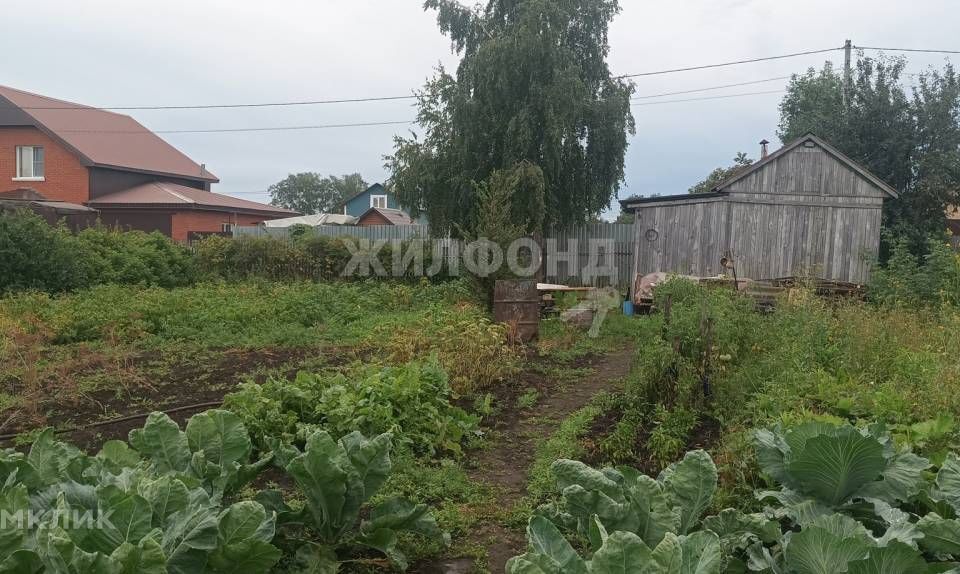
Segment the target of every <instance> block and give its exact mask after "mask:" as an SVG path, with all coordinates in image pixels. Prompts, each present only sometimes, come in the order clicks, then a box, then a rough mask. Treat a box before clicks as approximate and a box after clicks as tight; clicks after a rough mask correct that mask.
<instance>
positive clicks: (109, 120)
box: [0, 86, 219, 182]
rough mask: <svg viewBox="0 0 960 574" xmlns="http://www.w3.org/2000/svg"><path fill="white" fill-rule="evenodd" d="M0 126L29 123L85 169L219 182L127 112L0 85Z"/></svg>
mask: <svg viewBox="0 0 960 574" xmlns="http://www.w3.org/2000/svg"><path fill="white" fill-rule="evenodd" d="M0 110H3V111H2V112H0V126H23V125H32V126H34V127H36V128H37V129H39V130H41V131H43V132H44V133H46V134H47V135H48V136H49V137H50V138H52V139H54V140H57V141H59V142H60V144H61V145H62V146H63V147H64V148H65V149H68V150H70V151H72V152H73V153H74V155H75V156H76V158H77V160H78V161H79V162H80V163H81V164H83V165H85V166H89V167H94V166H96V167H105V168H110V169H115V170H122V171H132V172H138V173H145V174H151V175H158V176H172V177H179V178H185V179H190V180H196V181H201V182H217V181H219V180H218V179H217V177H216V176H215V175H213V174H212V173H210V172H209V171H207V170H206V169H205V168H204V167H203V166H202V165H198V164H197V163H195V162H194V161H193V160H191V159H190V158H189V157H187V156H186V155H185V154H183V153H182V152H181V151H180V150H178V149H176V148H175V147H173V146H172V145H170V144H169V143H167V142H166V141H164V140H163V139H162V138H160V137H159V136H158V135H157V134H155V133H153V132H152V131H150V130H148V129H147V128H145V127H144V126H143V125H141V124H140V123H139V122H137V121H136V120H134V119H133V118H132V117H130V116H126V115H123V114H117V113H113V112H110V111H107V110H102V109H99V108H94V107H90V106H84V105H81V104H76V103H73V102H67V101H64V100H58V99H55V98H50V97H47V96H42V95H39V94H33V93H30V92H25V91H23V90H17V89H15V88H9V87H6V86H0Z"/></svg>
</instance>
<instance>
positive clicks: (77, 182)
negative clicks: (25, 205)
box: [0, 126, 90, 203]
mask: <svg viewBox="0 0 960 574" xmlns="http://www.w3.org/2000/svg"><path fill="white" fill-rule="evenodd" d="M18 146H39V147H42V148H43V151H44V177H43V178H42V179H31V180H29V181H24V180H18V179H17V147H18ZM20 188H27V189H31V190H33V191H35V192H36V193H38V194H40V195H41V196H43V197H44V198H45V199H47V200H51V201H66V202H69V203H84V202H86V201H87V200H89V199H90V184H89V176H88V174H87V168H86V167H85V166H84V165H83V164H82V163H80V160H78V159H77V157H76V156H75V155H74V154H73V152H72V151H71V150H69V149H67V148H65V147H64V146H62V145H61V144H60V142H59V141H57V140H55V139H53V138H51V137H50V136H49V135H47V134H46V133H44V132H43V131H41V130H39V129H37V128H35V127H33V126H16V127H14V126H9V127H3V126H0V192H2V191H10V190H13V189H20Z"/></svg>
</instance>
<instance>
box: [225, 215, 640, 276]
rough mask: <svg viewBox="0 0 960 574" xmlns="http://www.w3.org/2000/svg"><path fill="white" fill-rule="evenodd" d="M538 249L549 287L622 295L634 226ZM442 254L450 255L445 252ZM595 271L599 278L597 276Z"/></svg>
mask: <svg viewBox="0 0 960 574" xmlns="http://www.w3.org/2000/svg"><path fill="white" fill-rule="evenodd" d="M313 232H314V233H316V234H319V235H326V236H329V237H354V238H358V239H369V240H371V241H379V240H385V241H391V240H400V241H409V240H411V239H416V238H421V239H425V238H428V237H429V236H430V234H429V228H428V227H427V226H425V225H373V226H366V227H356V226H348V225H344V226H341V225H320V226H317V227H314V228H313ZM233 236H234V237H274V238H277V239H287V238H289V228H267V227H260V226H252V227H246V226H238V227H234V228H233ZM445 241H447V242H450V241H452V240H450V239H446V240H445ZM542 244H543V245H542V246H543V249H544V252H545V255H546V256H545V260H544V267H545V274H544V276H543V278H544V281H546V282H547V283H561V284H565V285H576V286H594V287H605V286H608V285H611V284H612V285H614V286H616V287H618V288H619V289H621V290H627V289H628V288H629V286H630V280H631V277H632V274H633V248H634V243H633V225H630V224H621V223H591V224H587V225H581V226H578V227H575V228H571V229H567V230H562V231H553V232H550V233H548V234H547V235H546V237H544V239H543V242H542ZM445 249H449V246H447V247H445ZM608 267H612V273H608V272H607V271H608V270H607V268H608ZM598 270H599V271H600V274H599V275H598V274H597V273H596V272H597V271H598ZM611 275H612V277H611ZM611 279H612V281H611Z"/></svg>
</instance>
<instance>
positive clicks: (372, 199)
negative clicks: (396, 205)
mask: <svg viewBox="0 0 960 574" xmlns="http://www.w3.org/2000/svg"><path fill="white" fill-rule="evenodd" d="M380 200H383V205H377V203H378V202H380ZM370 207H376V208H377V209H387V196H386V195H371V196H370Z"/></svg>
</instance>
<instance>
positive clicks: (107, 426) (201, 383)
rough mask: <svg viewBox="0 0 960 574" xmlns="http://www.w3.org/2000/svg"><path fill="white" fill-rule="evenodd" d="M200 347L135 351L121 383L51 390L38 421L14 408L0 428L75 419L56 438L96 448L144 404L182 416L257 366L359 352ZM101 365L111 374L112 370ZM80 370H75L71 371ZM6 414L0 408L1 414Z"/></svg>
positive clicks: (329, 359) (255, 375)
mask: <svg viewBox="0 0 960 574" xmlns="http://www.w3.org/2000/svg"><path fill="white" fill-rule="evenodd" d="M200 353H201V354H200V356H189V357H168V356H164V355H163V354H161V353H159V352H150V353H144V354H142V355H139V356H136V357H134V358H132V359H130V361H129V363H128V364H127V365H125V366H124V367H123V371H124V373H127V374H128V375H129V376H130V379H129V384H127V385H126V386H124V385H119V386H116V387H114V388H112V389H100V390H95V391H92V392H86V393H76V392H59V393H51V397H50V398H48V399H47V400H46V401H45V404H43V410H44V413H45V417H44V420H43V421H39V424H37V422H33V423H27V421H23V423H21V424H17V423H19V422H20V421H18V420H17V419H16V417H15V413H14V416H13V417H12V418H13V421H12V422H13V424H10V425H8V428H5V429H3V431H4V433H10V434H12V433H18V432H26V431H29V430H31V429H32V428H36V427H38V426H41V427H42V426H52V427H54V428H57V429H75V428H77V427H82V428H80V429H79V430H70V431H69V432H65V433H64V434H63V438H64V439H66V440H68V441H70V442H71V443H73V444H75V445H77V446H79V447H81V448H85V449H88V450H96V449H98V448H99V447H100V446H101V445H102V444H103V443H104V442H106V441H108V440H111V439H126V438H127V435H128V433H129V432H130V430H131V429H134V428H140V427H142V426H143V422H144V420H145V419H146V416H147V415H148V414H149V413H150V412H152V411H171V410H172V411H174V412H171V413H170V417H171V418H173V419H174V420H176V421H177V422H178V423H181V424H183V423H184V422H185V421H186V420H187V419H189V418H190V417H191V416H193V415H194V414H196V413H197V412H200V411H203V410H207V409H210V408H214V406H215V405H216V404H219V403H220V402H221V401H222V400H223V397H224V396H225V395H226V394H228V393H230V392H231V391H233V390H234V388H235V387H236V386H237V385H238V384H240V383H241V382H243V381H244V380H245V379H248V378H249V379H250V380H253V381H256V382H260V383H262V382H264V380H265V378H266V377H265V375H264V373H265V372H268V371H274V372H276V370H277V369H279V370H280V372H279V374H281V375H283V376H288V377H292V376H294V375H295V374H296V371H297V370H298V367H299V366H300V365H302V364H304V362H305V361H309V362H310V363H311V364H312V365H316V364H318V363H321V364H323V365H325V366H331V367H334V366H339V365H343V364H346V363H348V362H350V361H353V360H356V359H358V358H360V355H358V354H357V353H356V352H355V351H354V350H352V349H339V348H338V349H334V348H319V347H308V348H304V347H300V348H286V347H272V348H259V349H207V350H204V351H201V352H200ZM104 373H105V374H106V375H111V377H113V376H114V375H115V373H113V371H112V370H108V371H105V372H104ZM80 374H83V373H72V376H77V375H80ZM88 374H89V373H88ZM113 378H115V377H113ZM9 416H11V415H10V414H9V413H3V418H6V417H9ZM118 419H122V420H118ZM111 421H118V422H111Z"/></svg>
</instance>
